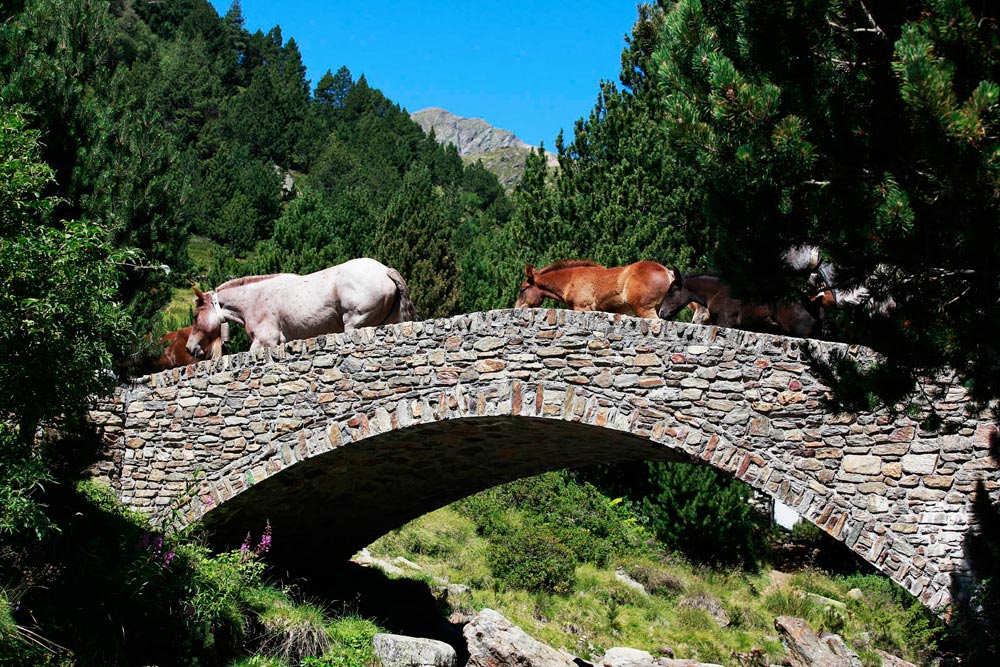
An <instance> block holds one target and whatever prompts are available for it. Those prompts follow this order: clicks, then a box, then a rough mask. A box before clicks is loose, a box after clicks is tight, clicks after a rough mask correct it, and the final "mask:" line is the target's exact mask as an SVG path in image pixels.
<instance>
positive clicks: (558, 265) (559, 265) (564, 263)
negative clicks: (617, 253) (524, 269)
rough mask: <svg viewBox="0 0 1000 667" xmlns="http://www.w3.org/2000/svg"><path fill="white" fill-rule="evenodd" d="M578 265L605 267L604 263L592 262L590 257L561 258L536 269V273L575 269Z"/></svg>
mask: <svg viewBox="0 0 1000 667" xmlns="http://www.w3.org/2000/svg"><path fill="white" fill-rule="evenodd" d="M578 266H597V267H600V268H602V269H603V268H604V265H603V264H598V263H597V262H592V261H590V260H589V259H561V260H559V261H558V262H553V263H551V264H549V265H548V266H545V267H542V268H540V269H535V273H536V274H538V273H549V272H551V271H559V270H561V269H574V268H576V267H578Z"/></svg>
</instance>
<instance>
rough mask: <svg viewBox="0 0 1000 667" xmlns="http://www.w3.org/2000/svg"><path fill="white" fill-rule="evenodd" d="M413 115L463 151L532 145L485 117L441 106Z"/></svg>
mask: <svg viewBox="0 0 1000 667" xmlns="http://www.w3.org/2000/svg"><path fill="white" fill-rule="evenodd" d="M410 117H411V118H412V119H413V120H414V121H416V122H417V124H418V125H420V127H421V128H423V130H424V132H430V131H431V130H432V129H433V130H434V136H435V137H436V138H437V140H438V142H439V143H442V144H455V148H457V149H458V154H459V155H475V154H477V153H488V152H490V151H495V150H497V149H500V148H509V147H514V148H525V149H527V148H531V146H529V145H528V144H526V143H524V142H523V141H521V140H520V139H518V138H517V137H516V136H515V135H514V133H513V132H511V131H510V130H502V129H500V128H499V127H493V126H492V125H490V124H489V123H488V122H487V121H485V120H483V119H482V118H463V117H462V116H456V115H455V114H453V113H451V112H450V111H446V110H444V109H440V108H438V107H429V108H427V109H422V110H420V111H417V112H415V113H413V114H411V115H410Z"/></svg>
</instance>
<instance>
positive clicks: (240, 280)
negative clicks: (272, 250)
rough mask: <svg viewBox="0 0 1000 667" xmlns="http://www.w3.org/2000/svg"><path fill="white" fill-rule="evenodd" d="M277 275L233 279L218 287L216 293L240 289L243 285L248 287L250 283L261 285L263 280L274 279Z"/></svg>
mask: <svg viewBox="0 0 1000 667" xmlns="http://www.w3.org/2000/svg"><path fill="white" fill-rule="evenodd" d="M277 275H279V274H277V273H271V274H268V275H266V276H245V277H243V278H233V279H232V280H227V281H226V282H224V283H222V284H221V285H219V286H218V287H216V288H215V291H216V292H218V291H219V290H224V289H228V288H230V287H240V286H242V285H247V284H249V283H259V282H260V281H262V280H267V279H268V278H273V277H275V276H277Z"/></svg>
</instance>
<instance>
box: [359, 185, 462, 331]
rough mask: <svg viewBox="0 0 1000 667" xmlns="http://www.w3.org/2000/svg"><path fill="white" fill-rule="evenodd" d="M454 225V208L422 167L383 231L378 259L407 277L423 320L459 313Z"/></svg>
mask: <svg viewBox="0 0 1000 667" xmlns="http://www.w3.org/2000/svg"><path fill="white" fill-rule="evenodd" d="M455 220H456V216H455V211H454V209H453V208H452V203H451V202H450V201H449V200H448V198H447V197H446V196H444V195H443V194H441V193H439V192H438V191H437V189H436V188H435V186H434V183H433V181H432V180H431V174H430V170H429V169H428V168H427V167H426V166H418V167H416V168H414V169H412V170H411V171H409V172H407V174H406V175H405V176H404V178H403V187H402V189H401V190H400V191H399V192H398V193H397V194H396V195H395V196H394V197H393V199H392V202H391V203H390V204H389V206H388V208H387V209H386V212H385V218H384V219H383V220H382V222H381V224H380V226H379V230H378V233H377V235H376V239H375V243H374V245H373V249H376V250H377V252H376V253H374V255H373V256H375V257H376V259H379V260H380V261H382V262H383V263H384V264H386V265H388V266H391V267H393V268H395V269H396V270H397V271H399V272H400V273H401V274H402V275H403V277H404V278H405V279H406V282H407V284H408V286H409V288H410V294H411V295H412V297H413V303H414V305H415V306H416V307H417V312H418V313H419V314H420V317H421V318H430V317H445V316H448V315H452V314H454V313H455V311H456V306H457V304H458V300H459V295H460V293H461V286H460V284H459V278H458V265H457V262H456V259H455V255H454V252H453V251H452V245H451V236H452V229H453V227H454V224H455Z"/></svg>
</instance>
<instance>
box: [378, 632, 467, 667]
mask: <svg viewBox="0 0 1000 667" xmlns="http://www.w3.org/2000/svg"><path fill="white" fill-rule="evenodd" d="M372 644H373V645H374V647H375V655H376V656H378V659H379V660H380V661H381V662H382V667H457V665H458V657H457V656H456V655H455V649H453V648H452V647H451V646H449V645H448V644H445V643H444V642H439V641H437V640H435V639H422V638H419V637H405V636H403V635H390V634H383V633H380V634H377V635H375V636H374V637H373V638H372Z"/></svg>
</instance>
